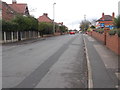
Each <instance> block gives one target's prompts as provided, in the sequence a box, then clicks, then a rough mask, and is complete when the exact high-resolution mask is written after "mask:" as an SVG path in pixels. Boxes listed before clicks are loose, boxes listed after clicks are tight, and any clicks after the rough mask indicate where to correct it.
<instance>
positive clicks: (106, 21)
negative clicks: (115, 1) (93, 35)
mask: <svg viewBox="0 0 120 90" xmlns="http://www.w3.org/2000/svg"><path fill="white" fill-rule="evenodd" d="M114 18H115V13H114V12H113V13H112V16H111V15H104V13H102V17H101V18H100V19H99V20H97V22H98V24H99V26H100V27H102V28H103V27H108V28H110V29H112V28H113V21H114Z"/></svg>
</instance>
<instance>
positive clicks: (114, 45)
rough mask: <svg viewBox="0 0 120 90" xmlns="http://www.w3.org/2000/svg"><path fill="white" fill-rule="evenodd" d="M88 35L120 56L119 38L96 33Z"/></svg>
mask: <svg viewBox="0 0 120 90" xmlns="http://www.w3.org/2000/svg"><path fill="white" fill-rule="evenodd" d="M88 35H90V36H92V37H94V38H96V39H97V40H99V41H102V42H103V43H104V44H105V45H106V47H107V48H109V49H110V50H112V51H113V52H115V53H116V54H118V55H120V37H118V35H109V34H108V33H106V35H105V33H103V34H100V33H98V32H95V31H92V32H91V34H90V33H89V34H88Z"/></svg>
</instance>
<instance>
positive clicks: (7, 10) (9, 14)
mask: <svg viewBox="0 0 120 90" xmlns="http://www.w3.org/2000/svg"><path fill="white" fill-rule="evenodd" d="M0 2H1V4H0V9H1V13H2V14H1V15H2V16H1V18H2V19H4V20H11V19H12V18H14V17H15V15H16V11H14V10H13V9H12V8H11V7H10V6H9V5H8V4H7V3H6V2H2V1H0Z"/></svg>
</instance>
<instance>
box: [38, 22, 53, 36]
mask: <svg viewBox="0 0 120 90" xmlns="http://www.w3.org/2000/svg"><path fill="white" fill-rule="evenodd" d="M38 30H39V32H40V34H41V36H43V35H44V34H53V25H52V23H46V22H41V23H39V24H38Z"/></svg>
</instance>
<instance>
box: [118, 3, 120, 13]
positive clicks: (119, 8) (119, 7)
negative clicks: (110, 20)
mask: <svg viewBox="0 0 120 90" xmlns="http://www.w3.org/2000/svg"><path fill="white" fill-rule="evenodd" d="M118 15H120V1H119V2H118Z"/></svg>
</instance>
